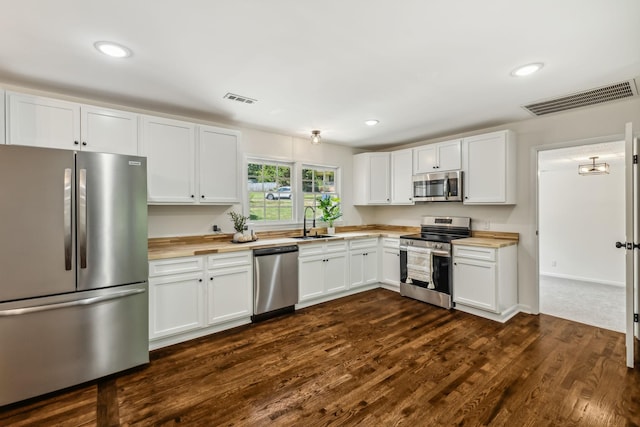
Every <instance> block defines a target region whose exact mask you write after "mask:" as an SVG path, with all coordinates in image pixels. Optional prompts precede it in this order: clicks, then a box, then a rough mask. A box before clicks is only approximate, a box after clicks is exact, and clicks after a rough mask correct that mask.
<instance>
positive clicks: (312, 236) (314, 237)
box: [294, 234, 335, 240]
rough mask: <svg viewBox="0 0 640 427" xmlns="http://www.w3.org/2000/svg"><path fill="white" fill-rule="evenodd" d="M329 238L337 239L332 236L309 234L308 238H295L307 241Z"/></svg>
mask: <svg viewBox="0 0 640 427" xmlns="http://www.w3.org/2000/svg"><path fill="white" fill-rule="evenodd" d="M327 237H335V236H332V235H330V234H313V235H311V234H309V235H307V236H295V237H294V239H300V240H307V239H326V238H327Z"/></svg>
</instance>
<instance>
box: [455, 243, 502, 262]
mask: <svg viewBox="0 0 640 427" xmlns="http://www.w3.org/2000/svg"><path fill="white" fill-rule="evenodd" d="M453 256H454V257H459V258H469V259H479V260H483V261H495V260H496V250H495V249H491V248H483V247H479V246H458V245H454V246H453Z"/></svg>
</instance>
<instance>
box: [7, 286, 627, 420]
mask: <svg viewBox="0 0 640 427" xmlns="http://www.w3.org/2000/svg"><path fill="white" fill-rule="evenodd" d="M23 369H28V368H27V367H23ZM0 425H2V426H5V425H16V426H22V425H24V426H27V425H28V426H32V425H37V426H40V425H56V426H85V425H98V426H110V425H125V426H128V425H154V426H156V425H160V426H163V425H198V426H223V425H234V426H263V425H273V426H294V425H295V426H298V425H304V426H325V425H335V426H343V425H362V426H405V425H406V426H438V425H465V426H475V425H494V426H546V425H549V426H573V425H575V426H578V425H579V426H636V425H640V368H636V369H635V370H628V369H627V368H626V367H625V364H624V336H623V335H622V334H619V333H615V332H610V331H607V330H603V329H598V328H595V327H591V326H586V325H582V324H578V323H573V322H570V321H565V320H561V319H557V318H554V317H551V316H545V315H540V316H531V315H525V314H519V315H518V316H516V317H515V318H513V319H512V320H510V321H509V322H507V323H506V324H504V325H503V324H500V323H495V322H492V321H489V320H485V319H482V318H479V317H475V316H472V315H469V314H465V313H462V312H459V311H455V310H452V311H450V312H449V311H447V310H444V309H440V308H436V307H434V306H431V305H427V304H424V303H421V302H418V301H414V300H411V299H407V298H403V297H400V296H399V295H398V294H396V293H394V292H391V291H386V290H382V289H378V290H374V291H368V292H365V293H362V294H358V295H354V296H350V297H347V298H342V299H340V300H336V301H332V302H329V303H326V304H322V305H318V306H314V307H310V308H307V309H304V310H300V311H298V312H296V314H294V315H290V316H286V317H280V318H276V319H272V320H269V321H266V322H263V323H260V324H255V325H247V326H244V327H241V328H237V329H234V330H231V331H226V332H223V333H219V334H216V335H213V336H209V337H205V338H201V339H198V340H194V341H190V342H186V343H182V344H179V345H175V346H172V347H168V348H164V349H160V350H157V351H154V352H152V353H151V363H150V364H149V365H148V366H147V367H144V368H139V369H134V370H132V371H129V372H127V373H124V374H121V375H117V376H113V377H110V378H106V379H102V380H99V381H96V382H93V383H90V384H87V385H84V386H79V387H75V388H74V389H72V390H69V391H66V392H60V393H56V394H54V395H50V396H46V397H44V398H39V399H34V400H31V401H28V402H24V403H22V404H18V405H12V406H9V407H5V408H2V409H0Z"/></svg>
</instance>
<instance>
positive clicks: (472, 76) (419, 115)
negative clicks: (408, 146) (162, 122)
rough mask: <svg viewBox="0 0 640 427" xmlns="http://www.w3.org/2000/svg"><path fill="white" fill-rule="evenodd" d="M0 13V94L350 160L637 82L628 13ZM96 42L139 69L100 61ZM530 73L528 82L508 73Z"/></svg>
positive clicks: (617, 5) (279, 4) (12, 4)
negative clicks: (3, 87)
mask: <svg viewBox="0 0 640 427" xmlns="http://www.w3.org/2000/svg"><path fill="white" fill-rule="evenodd" d="M0 10H2V13H0V81H4V82H5V83H10V84H18V85H28V86H31V87H35V88H41V89H46V90H53V91H59V92H63V93H65V94H69V95H76V96H82V97H89V98H92V97H93V98H98V99H102V100H106V101H108V102H114V103H118V104H124V105H130V106H134V107H139V108H147V109H151V110H156V111H165V112H173V113H177V114H184V115H188V116H192V117H196V118H208V119H211V120H218V121H219V120H223V121H226V122H231V123H238V124H244V125H248V126H251V127H256V128H259V129H266V130H271V131H275V132H278V133H283V134H287V135H293V136H301V137H306V136H307V135H309V134H310V131H311V130H312V129H320V130H321V131H322V136H323V138H324V140H325V141H329V142H335V143H338V144H345V145H351V146H357V147H375V146H381V145H389V144H399V143H404V142H414V141H419V140H424V139H428V138H432V137H439V136H446V135H450V134H454V133H458V132H464V131H467V130H473V129H478V128H482V127H487V126H493V125H500V124H503V123H508V122H512V121H517V120H522V119H527V118H530V117H531V116H530V115H529V113H527V112H526V111H524V110H523V109H522V108H521V106H522V105H524V104H529V103H531V102H535V101H539V100H544V99H548V98H553V97H558V96H563V95H567V94H570V93H573V92H576V91H582V90H587V89H592V88H596V87H599V86H604V85H608V84H611V83H617V82H620V81H624V80H629V79H632V78H635V77H637V76H640V25H638V17H640V1H638V0H561V1H558V0H530V1H525V0H489V1H478V0H457V1H451V0H429V1H427V0H402V1H392V0H348V1H345V0H324V1H317V0H316V1H310V0H269V1H265V0H237V1H221V0H182V1H177V0H108V1H104V0H101V1H97V0H56V1H51V0H20V1H16V0H0ZM99 40H110V41H115V42H118V43H121V44H124V45H126V46H128V47H129V48H130V49H131V50H132V51H133V56H132V57H131V58H128V59H112V58H108V57H105V56H103V55H101V54H99V53H98V52H97V51H96V50H95V49H94V48H93V43H94V42H96V41H99ZM538 61H541V62H544V63H545V64H546V65H545V67H544V68H543V69H542V70H541V71H540V72H539V73H537V74H535V75H533V76H530V77H528V78H514V77H511V76H510V75H509V73H510V71H511V70H512V69H513V68H515V67H516V66H518V65H523V64H527V63H530V62H538ZM227 92H232V93H236V94H240V95H244V96H248V97H251V98H255V99H257V100H258V102H257V103H255V104H253V105H246V104H240V103H237V102H233V101H229V100H225V99H223V96H224V95H225V94H226V93H227ZM370 118H375V119H378V120H380V124H379V125H378V126H375V127H368V126H366V125H364V120H366V119H370Z"/></svg>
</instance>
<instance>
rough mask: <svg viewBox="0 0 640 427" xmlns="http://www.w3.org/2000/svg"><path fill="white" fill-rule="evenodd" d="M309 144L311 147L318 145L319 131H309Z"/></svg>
mask: <svg viewBox="0 0 640 427" xmlns="http://www.w3.org/2000/svg"><path fill="white" fill-rule="evenodd" d="M311 143H312V144H313V145H318V144H320V131H319V130H312V131H311Z"/></svg>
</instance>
